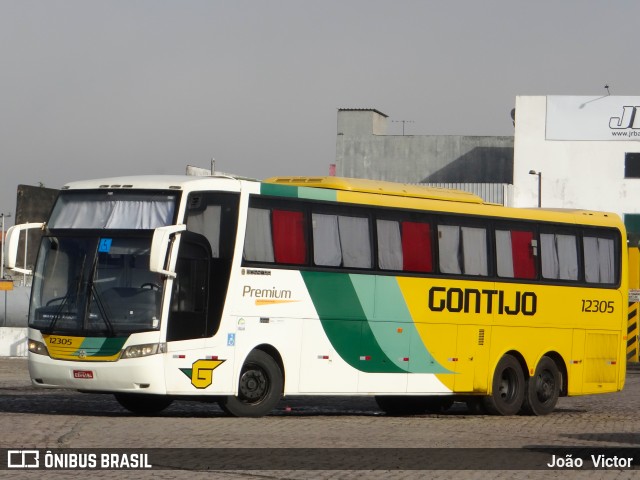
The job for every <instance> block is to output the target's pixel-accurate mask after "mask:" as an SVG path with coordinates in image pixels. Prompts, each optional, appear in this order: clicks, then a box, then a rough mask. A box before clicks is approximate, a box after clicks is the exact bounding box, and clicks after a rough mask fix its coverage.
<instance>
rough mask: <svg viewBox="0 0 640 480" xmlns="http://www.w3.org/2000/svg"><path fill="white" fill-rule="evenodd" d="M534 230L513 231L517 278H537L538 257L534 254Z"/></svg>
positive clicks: (512, 243) (512, 241)
mask: <svg viewBox="0 0 640 480" xmlns="http://www.w3.org/2000/svg"><path fill="white" fill-rule="evenodd" d="M532 243H533V232H529V231H518V230H514V231H512V232H511V246H512V249H513V270H514V272H513V275H514V277H515V278H536V257H534V255H533V246H532Z"/></svg>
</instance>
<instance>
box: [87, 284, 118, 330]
mask: <svg viewBox="0 0 640 480" xmlns="http://www.w3.org/2000/svg"><path fill="white" fill-rule="evenodd" d="M89 294H90V295H93V298H94V300H95V301H96V305H97V306H98V312H99V313H100V316H101V317H102V319H103V320H104V324H105V325H106V326H107V332H108V333H109V336H111V337H113V336H114V335H115V330H114V328H113V324H112V323H111V320H109V316H108V315H107V310H106V309H105V308H104V304H103V303H102V298H100V294H99V293H98V289H97V288H96V286H95V283H94V282H93V280H91V282H90V283H89ZM88 303H89V305H91V298H89V302H88ZM87 319H88V320H89V319H90V318H89V315H87Z"/></svg>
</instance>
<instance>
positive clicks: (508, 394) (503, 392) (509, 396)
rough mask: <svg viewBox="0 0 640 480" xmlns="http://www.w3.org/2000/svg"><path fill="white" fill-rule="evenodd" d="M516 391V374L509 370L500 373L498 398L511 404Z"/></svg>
mask: <svg viewBox="0 0 640 480" xmlns="http://www.w3.org/2000/svg"><path fill="white" fill-rule="evenodd" d="M517 391H518V376H517V374H516V372H515V371H514V370H512V369H510V368H508V369H506V370H505V371H504V372H502V377H501V378H500V388H499V393H500V398H501V399H502V401H503V402H505V403H511V402H513V399H514V398H515V396H516V394H517Z"/></svg>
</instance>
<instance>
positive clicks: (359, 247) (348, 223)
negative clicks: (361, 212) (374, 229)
mask: <svg viewBox="0 0 640 480" xmlns="http://www.w3.org/2000/svg"><path fill="white" fill-rule="evenodd" d="M338 226H339V229H340V246H341V247H342V264H343V266H345V267H350V268H371V267H372V264H371V240H370V237H369V220H368V219H367V218H363V217H345V216H339V217H338Z"/></svg>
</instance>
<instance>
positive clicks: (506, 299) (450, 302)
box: [429, 287, 538, 316]
mask: <svg viewBox="0 0 640 480" xmlns="http://www.w3.org/2000/svg"><path fill="white" fill-rule="evenodd" d="M537 307H538V297H537V296H536V294H535V293H534V292H514V293H509V294H507V293H505V291H504V290H484V289H483V290H478V289H476V288H445V287H431V289H430V290H429V310H431V311H432V312H443V311H445V310H446V311H447V312H452V313H459V312H463V313H497V314H498V315H526V316H531V315H535V314H536V310H537Z"/></svg>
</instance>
